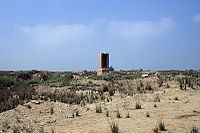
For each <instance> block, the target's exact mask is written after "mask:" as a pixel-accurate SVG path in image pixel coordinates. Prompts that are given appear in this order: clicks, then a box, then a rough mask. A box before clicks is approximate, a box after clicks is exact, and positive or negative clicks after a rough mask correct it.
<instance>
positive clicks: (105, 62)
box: [97, 53, 109, 75]
mask: <svg viewBox="0 0 200 133" xmlns="http://www.w3.org/2000/svg"><path fill="white" fill-rule="evenodd" d="M105 73H109V54H108V53H99V56H98V69H97V75H101V74H105Z"/></svg>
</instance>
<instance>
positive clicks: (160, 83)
mask: <svg viewBox="0 0 200 133" xmlns="http://www.w3.org/2000/svg"><path fill="white" fill-rule="evenodd" d="M162 84H163V79H159V80H158V86H159V87H161V86H162Z"/></svg>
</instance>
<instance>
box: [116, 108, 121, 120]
mask: <svg viewBox="0 0 200 133" xmlns="http://www.w3.org/2000/svg"><path fill="white" fill-rule="evenodd" d="M116 116H117V118H121V114H120V112H119V110H117V113H116Z"/></svg>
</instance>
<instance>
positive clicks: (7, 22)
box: [0, 0, 200, 71]
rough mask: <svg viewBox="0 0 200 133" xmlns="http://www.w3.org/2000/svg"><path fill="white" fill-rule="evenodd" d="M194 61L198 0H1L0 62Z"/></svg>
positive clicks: (8, 66) (181, 65) (50, 65)
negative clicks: (103, 57) (102, 54)
mask: <svg viewBox="0 0 200 133" xmlns="http://www.w3.org/2000/svg"><path fill="white" fill-rule="evenodd" d="M100 52H108V53H109V56H110V66H113V67H114V69H115V70H122V69H123V70H132V69H140V68H142V69H144V70H169V69H180V70H185V69H200V1H199V0H171V1H170V0H151V1H150V0H123V1H122V0H0V70H32V69H34V70H36V69H37V70H49V71H74V70H92V71H93V70H97V67H98V54H99V53H100Z"/></svg>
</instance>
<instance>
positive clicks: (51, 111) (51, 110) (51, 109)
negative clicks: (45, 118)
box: [50, 107, 54, 115]
mask: <svg viewBox="0 0 200 133" xmlns="http://www.w3.org/2000/svg"><path fill="white" fill-rule="evenodd" d="M50 113H51V115H52V114H53V113H54V111H53V107H51V108H50Z"/></svg>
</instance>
